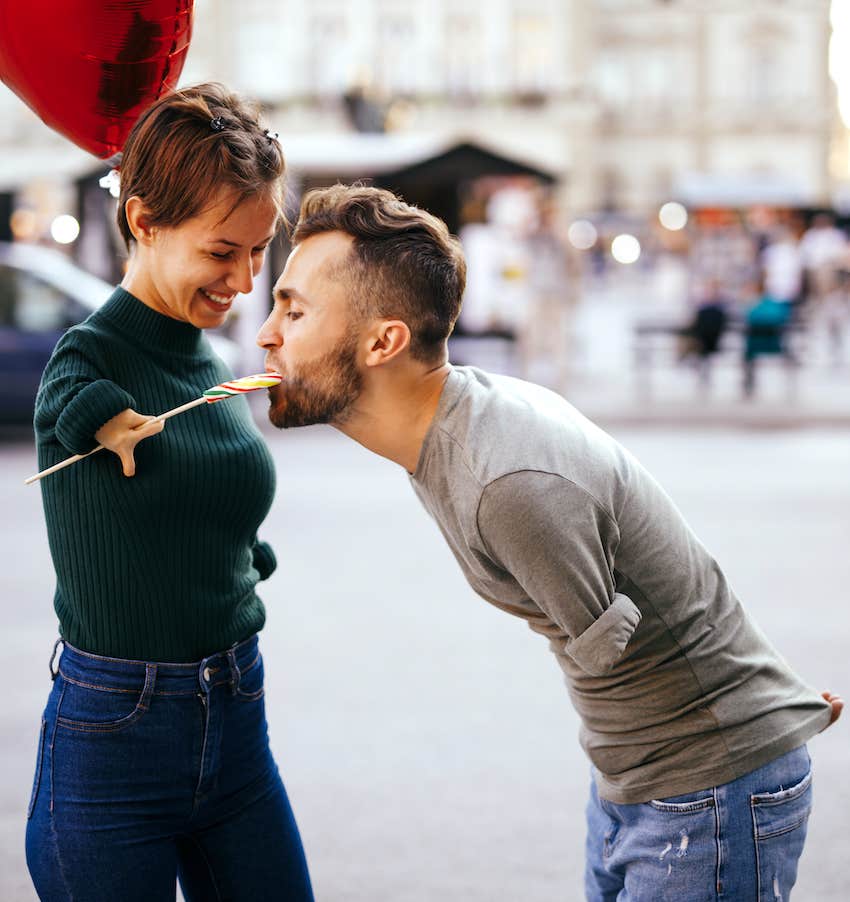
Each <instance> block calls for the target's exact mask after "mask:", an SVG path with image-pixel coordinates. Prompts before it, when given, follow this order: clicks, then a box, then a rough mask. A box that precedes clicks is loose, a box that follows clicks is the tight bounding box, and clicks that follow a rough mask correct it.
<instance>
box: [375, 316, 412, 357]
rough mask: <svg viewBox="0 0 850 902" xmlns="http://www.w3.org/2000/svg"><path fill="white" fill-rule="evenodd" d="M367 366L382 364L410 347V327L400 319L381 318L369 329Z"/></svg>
mask: <svg viewBox="0 0 850 902" xmlns="http://www.w3.org/2000/svg"><path fill="white" fill-rule="evenodd" d="M368 340H369V344H368V350H367V351H366V360H365V363H366V366H382V365H383V364H385V363H389V362H390V361H391V360H395V359H397V358H398V356H399V354H401V353H402V352H403V351H406V350H407V349H408V348H409V347H410V329H409V328H408V325H407V323H405V322H402V321H401V320H400V319H384V320H381V321H380V322H379V323H378V324H377V325H376V326H375V328H374V329H371V330H370V331H369V335H368Z"/></svg>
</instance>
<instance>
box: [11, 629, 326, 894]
mask: <svg viewBox="0 0 850 902" xmlns="http://www.w3.org/2000/svg"><path fill="white" fill-rule="evenodd" d="M54 654H55V652H54ZM51 666H52V662H51ZM263 692H264V690H263V662H262V658H261V656H260V653H259V650H258V646H257V638H256V636H254V637H252V638H251V639H248V640H246V641H245V642H242V643H240V644H239V645H236V646H234V647H233V648H231V649H228V650H227V651H223V652H220V653H218V654H214V655H210V656H209V657H207V658H204V660H202V661H198V662H196V663H192V664H160V663H152V662H144V661H125V660H117V659H113V658H105V657H100V656H97V655H90V654H87V653H84V652H81V651H79V650H77V649H75V648H72V647H71V646H69V645H67V644H66V645H65V647H64V649H63V651H62V656H61V658H60V661H59V666H58V670H57V671H56V673H55V678H54V681H53V689H52V691H51V693H50V698H49V699H48V702H47V708H46V709H45V712H44V717H43V718H42V721H41V732H40V738H39V743H38V757H37V759H36V768H35V778H34V780H33V789H32V798H31V801H30V805H29V812H28V825H27V841H26V842H27V864H28V866H29V870H30V874H31V875H32V879H33V882H34V883H35V887H36V890H37V892H38V895H39V897H40V899H41V900H43V902H66V900H73V902H118V900H120V902H142V900H144V902H166V900H174V898H175V895H176V881H177V879H178V878H179V880H180V884H181V888H182V890H183V893H184V895H185V897H186V899H187V902H201V900H203V902H207V900H234V902H241V900H245V902H248V900H250V902H263V900H293V902H307V900H312V898H313V895H312V891H311V889H310V878H309V875H308V872H307V864H306V861H305V858H304V851H303V848H302V846H301V838H300V836H299V833H298V827H297V826H296V823H295V819H294V817H293V814H292V809H291V808H290V805H289V800H288V799H287V796H286V791H285V789H284V787H283V783H282V782H281V779H280V775H279V774H278V770H277V766H276V765H275V762H274V760H273V758H272V755H271V752H270V750H269V743H268V732H267V728H266V717H265V706H264V699H263Z"/></svg>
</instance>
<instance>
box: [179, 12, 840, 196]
mask: <svg viewBox="0 0 850 902" xmlns="http://www.w3.org/2000/svg"><path fill="white" fill-rule="evenodd" d="M829 7H830V4H829V0H781V2H780V0H751V2H749V3H747V4H741V3H738V2H737V0H710V2H708V0H492V2H490V3H487V4H483V3H481V2H479V0H430V2H428V3H425V2H424V0H345V2H342V0H286V2H280V0H243V2H242V3H240V4H238V5H237V4H233V3H229V2H227V0H198V2H197V25H196V32H195V38H194V46H193V50H192V53H191V54H190V57H189V61H188V64H187V70H186V73H185V74H186V78H187V80H190V81H191V80H195V79H197V78H202V77H208V76H209V75H210V74H214V75H215V76H216V77H218V78H221V79H222V80H225V81H227V82H229V83H231V84H233V85H235V86H237V87H238V88H240V89H242V90H245V91H246V92H248V93H253V94H254V95H257V96H259V97H260V98H261V99H262V100H263V101H264V102H265V103H267V104H268V105H269V107H270V108H271V110H272V112H273V115H274V119H275V124H276V127H278V128H279V130H280V131H281V134H282V135H283V136H284V140H285V137H286V135H287V134H300V133H305V132H310V133H335V132H340V131H345V130H347V129H350V128H351V127H352V126H354V127H356V128H359V129H361V130H364V131H384V130H385V131H393V132H419V133H429V134H435V133H436V134H443V135H445V136H447V137H451V138H454V139H466V140H472V141H477V142H481V143H483V144H485V145H489V146H491V147H493V148H494V149H496V150H498V151H501V152H504V153H508V154H511V155H514V156H516V157H518V158H521V159H526V160H528V162H530V163H532V164H534V165H538V166H541V167H543V168H545V169H547V170H548V171H551V172H554V173H556V174H558V175H560V176H561V177H562V179H563V181H564V185H565V199H566V200H567V201H568V203H569V207H570V208H571V209H573V210H575V211H578V212H581V211H593V210H600V209H620V210H628V211H633V212H643V211H645V210H648V209H649V208H651V207H653V206H655V205H657V204H658V203H660V202H663V201H665V200H668V199H670V198H671V197H677V198H679V199H682V200H685V201H687V202H693V203H696V204H703V203H706V204H715V203H725V202H728V203H730V204H735V203H747V202H767V203H770V202H776V203H781V204H786V205H787V204H795V205H799V206H826V205H829V203H830V199H831V193H832V191H833V189H834V184H833V179H832V177H831V173H830V151H831V148H834V147H835V146H836V144H838V143H839V142H841V141H842V139H843V132H844V128H843V126H842V124H841V122H840V119H839V116H838V108H837V102H836V92H835V86H834V84H833V83H832V81H831V80H830V77H829V74H828V65H827V62H828V53H829V40H830V21H829ZM357 104H359V107H358V106H357ZM358 110H359V113H360V115H359V117H358V115H357V114H358ZM370 113H371V115H370Z"/></svg>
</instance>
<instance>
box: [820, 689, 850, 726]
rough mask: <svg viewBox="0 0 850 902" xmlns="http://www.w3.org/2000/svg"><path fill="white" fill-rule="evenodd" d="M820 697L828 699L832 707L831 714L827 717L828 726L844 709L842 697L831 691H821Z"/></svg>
mask: <svg viewBox="0 0 850 902" xmlns="http://www.w3.org/2000/svg"><path fill="white" fill-rule="evenodd" d="M821 698H823V699H824V700H825V701H828V702H829V704H830V705H831V707H832V714H831V715H830V718H829V726H832V724H834V723H835V721H836V720H838V718H839V717H841V712H842V711H843V710H844V699H843V698H842V697H841V696H840V695H833V694H832V693H831V692H821Z"/></svg>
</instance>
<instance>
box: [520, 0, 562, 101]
mask: <svg viewBox="0 0 850 902" xmlns="http://www.w3.org/2000/svg"><path fill="white" fill-rule="evenodd" d="M553 34H554V23H553V22H552V21H551V18H550V17H549V16H547V15H545V14H543V13H524V12H523V13H517V14H516V15H515V16H514V29H513V81H514V83H513V89H514V92H515V93H516V94H518V95H519V96H520V97H521V98H526V99H529V100H536V99H542V98H543V97H544V96H545V95H546V94H548V93H549V92H550V91H551V89H552V69H553V62H554V60H553V52H552V36H553Z"/></svg>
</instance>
